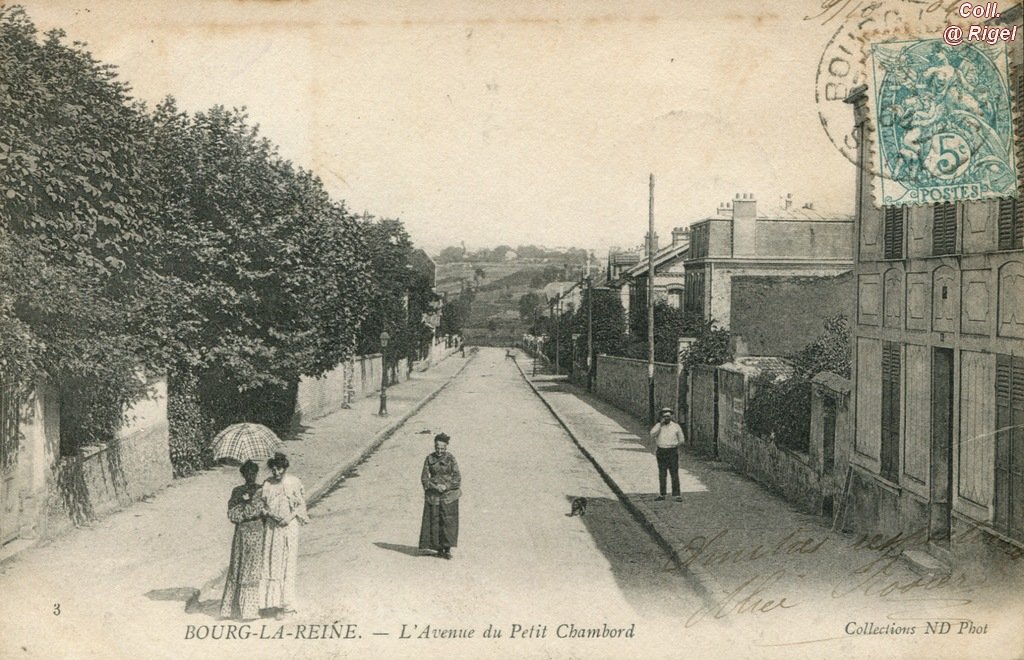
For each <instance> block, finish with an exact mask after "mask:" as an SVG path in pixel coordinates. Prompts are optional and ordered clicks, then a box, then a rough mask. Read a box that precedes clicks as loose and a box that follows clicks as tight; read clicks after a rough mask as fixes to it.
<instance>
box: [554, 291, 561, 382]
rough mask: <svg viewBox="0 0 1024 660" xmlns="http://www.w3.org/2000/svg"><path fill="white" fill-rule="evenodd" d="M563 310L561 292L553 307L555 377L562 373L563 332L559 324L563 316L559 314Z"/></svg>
mask: <svg viewBox="0 0 1024 660" xmlns="http://www.w3.org/2000/svg"><path fill="white" fill-rule="evenodd" d="M561 308H562V293H561V291H559V293H558V297H557V298H555V300H554V304H553V305H552V309H553V310H554V313H555V375H556V376H558V375H559V374H560V373H561V371H560V370H559V369H560V366H561V350H562V332H561V331H560V330H559V329H558V324H559V321H560V319H559V318H558V317H559V316H561V314H559V312H560V311H561Z"/></svg>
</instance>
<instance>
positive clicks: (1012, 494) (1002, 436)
mask: <svg viewBox="0 0 1024 660" xmlns="http://www.w3.org/2000/svg"><path fill="white" fill-rule="evenodd" d="M995 467H996V474H995V477H996V479H995V520H994V523H995V527H996V529H998V530H999V531H1001V532H1002V533H1004V534H1006V535H1007V536H1009V537H1010V538H1013V539H1016V540H1018V541H1024V358H1021V357H1016V356H1010V355H996V456H995Z"/></svg>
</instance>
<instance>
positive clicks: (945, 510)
mask: <svg viewBox="0 0 1024 660" xmlns="http://www.w3.org/2000/svg"><path fill="white" fill-rule="evenodd" d="M931 380H932V410H931V430H932V432H931V461H929V462H930V464H931V474H930V477H931V479H930V480H929V481H930V483H931V497H930V498H929V499H930V500H931V506H930V514H929V524H928V537H929V539H930V540H931V541H933V542H936V543H939V544H941V545H949V536H950V507H951V503H952V501H953V349H950V348H935V349H933V350H932V379H931Z"/></svg>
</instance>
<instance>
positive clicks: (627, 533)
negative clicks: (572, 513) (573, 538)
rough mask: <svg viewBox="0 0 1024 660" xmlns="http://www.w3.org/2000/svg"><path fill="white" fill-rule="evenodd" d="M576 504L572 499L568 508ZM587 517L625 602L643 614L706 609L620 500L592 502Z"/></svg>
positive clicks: (595, 499) (589, 498)
mask: <svg viewBox="0 0 1024 660" xmlns="http://www.w3.org/2000/svg"><path fill="white" fill-rule="evenodd" d="M572 499H573V498H572V496H566V500H567V502H568V503H567V508H568V507H569V506H570V505H571V502H572ZM581 517H582V520H583V524H584V525H585V527H586V529H587V532H588V533H589V534H590V536H591V538H592V539H593V540H594V545H595V546H596V547H597V549H598V550H599V551H600V552H601V553H602V554H603V555H604V556H605V558H606V559H607V560H608V564H609V566H610V567H611V571H612V575H613V576H614V578H615V581H616V583H617V584H618V586H619V589H620V590H621V592H622V594H623V596H624V597H625V598H626V600H627V602H629V604H630V605H632V607H633V608H634V609H635V610H636V611H637V613H638V614H640V615H643V616H646V615H649V614H650V615H662V616H677V615H678V613H679V612H680V611H682V610H688V609H693V608H696V607H699V606H700V604H701V601H700V597H699V596H698V595H697V594H696V593H695V592H694V591H693V590H692V588H691V587H690V585H689V583H688V581H687V578H686V576H685V575H684V574H683V573H682V572H681V571H680V570H679V569H678V568H677V567H676V565H675V563H674V562H673V561H672V560H671V558H669V557H668V555H666V554H665V552H664V551H663V550H662V549H661V547H660V546H658V545H657V543H655V542H654V540H653V539H652V538H651V537H650V536H649V535H648V534H647V533H645V532H644V531H643V530H641V529H640V528H639V526H638V525H637V522H636V521H635V520H634V519H633V517H632V516H631V515H630V514H629V512H628V511H627V510H626V508H625V507H624V506H623V505H622V503H621V502H620V501H619V500H618V499H615V498H607V497H588V498H587V510H586V514H584V515H583V516H581Z"/></svg>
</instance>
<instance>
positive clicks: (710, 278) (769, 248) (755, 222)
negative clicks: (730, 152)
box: [682, 194, 853, 328]
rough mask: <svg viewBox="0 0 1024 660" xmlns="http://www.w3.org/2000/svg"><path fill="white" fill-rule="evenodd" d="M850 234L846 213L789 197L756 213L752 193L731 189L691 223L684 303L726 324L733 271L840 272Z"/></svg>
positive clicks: (849, 257)
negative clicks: (797, 203) (731, 194)
mask: <svg viewBox="0 0 1024 660" xmlns="http://www.w3.org/2000/svg"><path fill="white" fill-rule="evenodd" d="M852 237H853V220H852V219H851V218H844V217H830V216H826V215H823V214H820V213H818V212H817V211H815V210H814V209H813V208H812V207H811V205H809V204H808V205H805V206H804V207H802V208H793V207H792V204H791V201H790V199H789V198H787V200H786V201H785V203H784V205H783V207H782V208H781V209H779V210H778V211H775V212H772V213H771V214H770V215H763V216H759V215H758V212H757V201H756V200H755V199H754V196H753V195H752V194H743V195H736V198H735V199H734V200H732V201H731V202H729V203H727V204H723V205H721V206H719V208H718V212H717V213H716V214H715V215H714V216H712V217H709V218H705V219H703V220H700V221H698V222H696V223H694V224H693V225H691V227H690V249H689V253H688V254H687V257H686V259H685V260H684V264H683V265H684V269H685V281H684V293H683V300H682V305H683V309H684V310H685V311H688V312H692V313H694V314H698V315H700V316H701V317H703V318H704V319H705V320H713V321H715V322H716V323H717V324H718V325H719V326H720V327H723V328H728V327H729V326H730V316H731V311H730V308H731V297H732V278H733V276H736V275H744V276H754V275H761V276H772V275H786V276H835V275H839V274H841V273H843V272H845V271H848V270H850V269H851V268H852V267H853V246H852V242H853V239H852Z"/></svg>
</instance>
